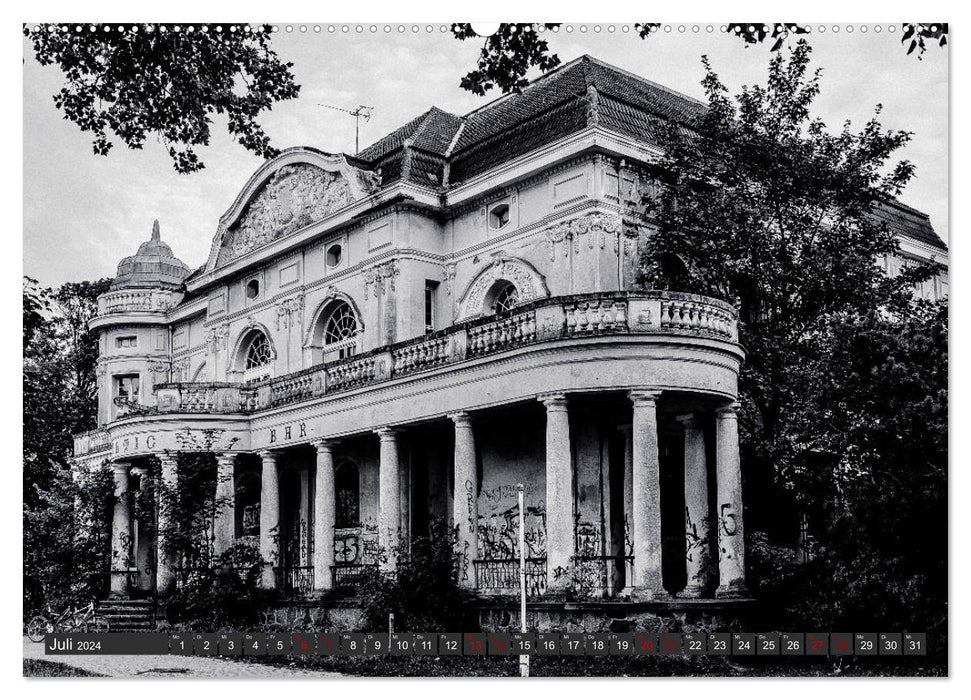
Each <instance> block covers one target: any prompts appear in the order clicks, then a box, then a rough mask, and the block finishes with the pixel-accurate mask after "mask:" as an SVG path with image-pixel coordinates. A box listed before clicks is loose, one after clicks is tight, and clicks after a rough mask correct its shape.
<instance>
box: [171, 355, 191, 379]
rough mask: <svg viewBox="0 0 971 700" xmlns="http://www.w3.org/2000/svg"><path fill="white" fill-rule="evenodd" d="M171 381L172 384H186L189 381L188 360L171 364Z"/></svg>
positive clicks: (184, 359)
mask: <svg viewBox="0 0 971 700" xmlns="http://www.w3.org/2000/svg"><path fill="white" fill-rule="evenodd" d="M172 381H173V382H187V381H189V358H188V357H186V358H183V359H181V360H176V361H175V362H173V363H172Z"/></svg>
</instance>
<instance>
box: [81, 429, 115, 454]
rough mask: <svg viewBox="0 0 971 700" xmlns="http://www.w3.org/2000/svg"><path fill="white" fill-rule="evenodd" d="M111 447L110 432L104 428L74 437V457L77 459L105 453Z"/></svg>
mask: <svg viewBox="0 0 971 700" xmlns="http://www.w3.org/2000/svg"><path fill="white" fill-rule="evenodd" d="M109 447H110V444H109V442H108V431H107V430H105V429H104V428H95V429H94V430H89V431H87V432H86V433H78V434H77V435H75V436H74V455H75V456H76V457H83V456H85V455H91V454H96V453H98V452H104V451H106V450H107V449H108V448H109Z"/></svg>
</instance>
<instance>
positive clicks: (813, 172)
mask: <svg viewBox="0 0 971 700" xmlns="http://www.w3.org/2000/svg"><path fill="white" fill-rule="evenodd" d="M810 54H811V49H810V47H809V45H808V44H807V43H805V42H803V41H800V42H798V43H797V45H796V47H795V48H794V49H793V50H792V51H791V52H789V53H788V54H785V53H778V54H776V55H775V56H774V57H773V58H772V59H771V61H770V64H769V73H768V79H767V82H766V85H765V86H759V85H756V86H754V87H751V88H743V90H742V91H741V93H740V94H739V95H738V96H737V97H736V98H735V99H734V100H733V99H731V98H730V97H729V96H728V94H727V91H726V89H725V87H724V85H723V84H722V83H721V81H720V80H719V78H718V76H717V75H716V74H715V73H714V71H713V70H712V68H711V66H710V65H709V63H708V61H707V59H704V65H705V68H706V77H705V79H704V81H703V86H704V88H705V91H706V95H707V98H708V102H709V109H708V110H707V112H706V113H705V114H704V115H703V116H702V117H701V118H700V119H699V120H698V122H697V123H696V124H694V125H693V126H694V129H693V130H692V131H691V132H686V131H683V130H678V129H676V128H674V127H672V128H670V129H669V130H668V131H667V132H666V133H665V135H664V136H663V138H662V146H663V149H664V155H663V156H662V157H661V158H660V159H659V161H658V163H657V164H656V167H655V169H654V171H653V174H654V176H655V177H656V178H657V182H658V185H659V187H658V190H657V193H656V195H655V196H654V197H653V198H651V199H649V200H648V201H647V202H646V212H647V215H648V216H649V217H651V218H653V220H654V223H655V224H656V226H657V231H656V233H654V234H653V235H652V236H651V237H650V239H649V240H648V242H647V244H646V246H645V250H644V254H643V259H642V274H641V281H642V282H643V283H644V284H646V285H649V286H654V287H672V288H675V289H678V290H681V291H690V292H697V293H702V294H708V295H712V296H718V297H722V298H725V299H728V300H730V301H731V302H732V303H734V304H735V305H736V306H737V308H738V309H739V314H740V330H739V335H740V342H741V343H742V345H743V346H744V347H745V349H746V353H747V358H746V362H745V365H744V366H743V370H742V374H741V377H740V394H741V397H742V406H743V408H742V422H741V426H742V428H743V435H742V439H743V445H742V448H743V455H744V457H745V461H744V472H743V477H744V479H745V487H746V493H747V498H746V513H747V515H749V516H755V517H754V518H751V519H750V522H753V524H754V525H755V526H756V527H755V528H753V529H754V530H758V529H759V526H762V525H763V524H764V523H765V522H766V521H769V520H771V521H772V528H771V529H772V531H773V532H775V533H778V532H780V531H783V530H785V527H784V524H783V523H780V520H779V516H780V515H781V517H786V514H785V513H783V511H786V510H789V511H790V514H789V515H790V517H791V513H792V512H802V513H806V514H808V515H809V520H810V522H811V523H812V525H813V535H814V536H815V538H816V541H817V543H818V552H817V557H816V559H815V560H814V561H812V562H811V563H809V564H806V565H805V566H804V567H802V568H801V569H800V568H793V567H791V566H788V565H784V564H780V561H785V559H784V557H783V558H782V559H780V556H781V552H779V551H778V550H772V548H771V543H769V542H767V541H765V539H764V538H763V537H761V535H760V534H759V533H758V532H754V533H753V542H752V544H753V545H754V547H753V548H752V550H753V552H754V554H755V556H754V557H753V561H752V569H753V571H754V573H755V574H756V575H755V576H754V577H753V578H754V583H755V585H756V586H757V587H760V588H761V591H760V593H761V595H762V597H763V599H764V600H765V601H766V602H767V603H768V604H769V605H770V607H771V606H772V605H773V604H775V605H776V607H777V609H778V608H781V609H786V610H789V611H790V612H792V614H793V615H796V616H797V617H798V620H801V621H802V623H803V624H805V625H807V626H814V625H822V626H823V627H829V628H834V627H839V626H847V627H854V626H857V627H860V626H867V624H869V625H877V626H879V624H878V623H880V624H884V625H885V626H887V627H895V628H899V627H900V626H901V625H910V628H911V629H917V628H921V629H924V628H926V627H928V626H930V625H943V624H944V622H945V620H946V617H945V605H946V582H945V581H946V571H947V568H946V543H944V544H941V541H940V539H938V538H940V533H942V532H944V533H946V469H947V455H946V444H947V370H946V368H947V326H946V305H942V306H941V307H933V306H928V304H927V303H926V302H921V301H917V300H915V298H914V295H913V292H912V289H913V285H914V284H915V283H917V282H919V281H922V280H924V279H927V278H928V277H930V276H931V275H933V274H935V273H936V272H937V271H938V270H939V268H940V266H939V265H938V264H936V263H931V264H926V265H913V266H910V267H908V268H907V269H906V270H905V271H904V273H903V274H901V275H899V276H897V277H895V278H889V277H888V276H887V275H886V274H885V273H884V271H883V268H882V267H881V266H880V265H879V264H878V263H879V262H880V261H881V260H882V258H883V257H884V256H894V255H896V254H898V253H899V244H898V242H897V240H896V238H895V236H894V234H893V233H892V232H891V231H890V230H889V228H888V226H887V225H886V224H885V223H883V222H881V221H880V220H878V219H877V218H876V217H874V216H873V209H874V207H875V206H878V205H880V204H881V203H885V202H887V201H889V200H891V199H892V198H893V197H895V196H896V195H898V194H899V193H900V191H901V189H902V188H903V186H904V185H905V184H906V182H907V181H908V180H909V179H910V177H911V175H912V174H913V167H912V166H911V164H910V163H908V162H906V161H901V162H896V163H895V162H894V157H895V154H896V152H897V150H898V149H899V148H900V147H902V146H903V145H904V144H906V143H907V141H908V139H909V137H910V135H909V134H908V133H906V132H901V131H889V130H885V129H884V128H883V127H882V126H881V125H880V123H879V121H878V116H879V107H877V109H876V111H875V114H874V116H873V117H872V118H871V119H870V120H869V121H868V122H867V123H866V124H864V125H863V127H862V128H861V129H860V130H859V131H854V130H853V129H852V128H851V125H850V124H849V123H846V124H844V125H843V126H842V128H841V129H840V130H838V131H835V132H834V131H830V130H829V129H828V128H827V127H826V125H825V124H823V123H822V122H821V121H820V120H818V119H814V118H812V117H811V116H810V115H811V107H812V103H813V101H814V99H815V98H816V97H817V95H818V94H819V90H820V74H819V71H816V72H814V73H810V72H809V61H810ZM766 504H770V505H766ZM771 504H775V506H773V505H771ZM793 505H795V506H797V507H796V508H793V507H792V506H793ZM773 508H775V510H773ZM793 524H794V523H793ZM792 529H793V533H794V528H792ZM942 634H943V633H942Z"/></svg>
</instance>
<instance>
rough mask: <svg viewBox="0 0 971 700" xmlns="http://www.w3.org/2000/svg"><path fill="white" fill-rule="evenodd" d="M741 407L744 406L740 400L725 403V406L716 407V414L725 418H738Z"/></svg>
mask: <svg viewBox="0 0 971 700" xmlns="http://www.w3.org/2000/svg"><path fill="white" fill-rule="evenodd" d="M741 407H742V404H740V403H739V402H738V401H732V402H731V403H729V404H725V405H724V406H719V407H718V408H716V409H715V415H716V416H718V417H719V418H723V419H725V418H737V417H738V409H740V408H741Z"/></svg>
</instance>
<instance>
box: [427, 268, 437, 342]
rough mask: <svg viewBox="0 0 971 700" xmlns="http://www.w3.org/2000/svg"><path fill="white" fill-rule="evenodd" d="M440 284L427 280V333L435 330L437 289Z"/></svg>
mask: <svg viewBox="0 0 971 700" xmlns="http://www.w3.org/2000/svg"><path fill="white" fill-rule="evenodd" d="M437 287H438V282H434V281H432V280H425V332H426V333H431V332H432V331H434V330H435V289H436V288H437Z"/></svg>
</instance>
